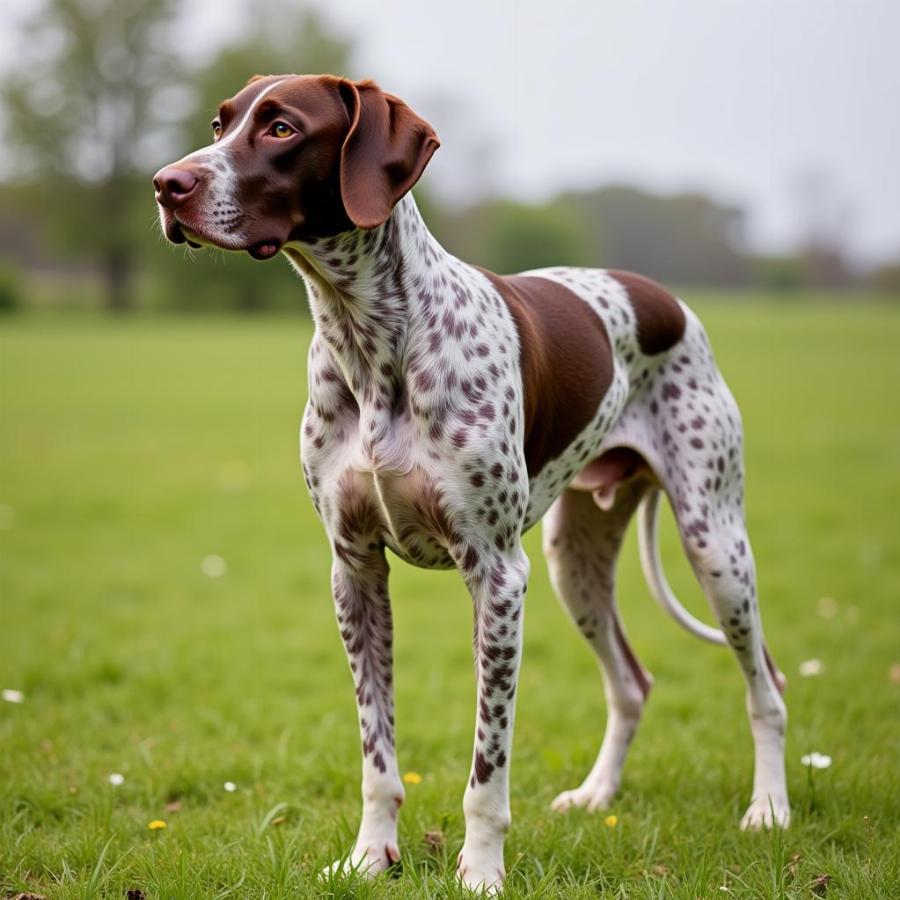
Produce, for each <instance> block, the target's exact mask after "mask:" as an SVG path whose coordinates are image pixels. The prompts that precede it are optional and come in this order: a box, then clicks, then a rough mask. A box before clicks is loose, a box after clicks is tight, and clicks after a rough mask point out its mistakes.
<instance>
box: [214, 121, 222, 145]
mask: <svg viewBox="0 0 900 900" xmlns="http://www.w3.org/2000/svg"><path fill="white" fill-rule="evenodd" d="M212 130H213V137H214V138H215V139H216V140H218V139H219V135H220V134H221V133H222V123H221V122H220V121H219V120H218V119H213V120H212Z"/></svg>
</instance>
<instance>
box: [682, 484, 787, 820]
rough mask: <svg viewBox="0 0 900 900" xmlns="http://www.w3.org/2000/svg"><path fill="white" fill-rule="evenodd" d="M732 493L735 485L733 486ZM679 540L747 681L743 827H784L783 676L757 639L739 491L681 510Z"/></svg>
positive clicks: (754, 598)
mask: <svg viewBox="0 0 900 900" xmlns="http://www.w3.org/2000/svg"><path fill="white" fill-rule="evenodd" d="M735 490H736V491H737V492H738V494H739V492H740V487H739V486H738V487H737V488H736V489H735ZM676 519H677V521H678V526H679V530H680V531H681V536H682V541H683V543H684V546H685V550H686V551H687V555H688V558H689V559H690V561H691V564H692V566H693V568H694V572H695V573H696V575H697V578H698V579H699V581H700V583H701V585H702V586H703V590H704V592H705V594H706V596H707V598H708V599H709V602H710V605H711V606H712V609H713V612H714V613H715V615H716V618H717V619H718V621H719V625H720V626H721V628H722V630H723V632H724V633H725V636H726V638H727V640H728V643H729V644H730V645H731V649H732V650H733V651H734V653H735V656H736V657H737V660H738V663H739V664H740V667H741V670H742V671H743V674H744V679H745V680H746V683H747V713H748V716H749V718H750V730H751V732H752V734H753V743H754V749H755V766H754V777H753V795H752V799H751V801H750V806H749V808H748V809H747V812H746V813H745V815H744V817H743V820H742V821H741V827H742V828H759V827H766V828H770V827H772V826H773V825H780V826H782V827H786V826H787V825H788V823H789V821H790V807H789V804H788V796H787V785H786V782H785V772H784V737H785V730H786V728H787V711H786V709H785V705H784V702H783V701H782V699H781V694H780V691H781V689H782V688H783V686H784V677H783V676H782V675H781V673H780V672H779V671H778V670H777V669H776V668H775V665H774V663H773V662H772V658H771V657H770V656H769V654H768V651H767V650H766V646H765V643H764V641H763V633H762V622H761V619H760V615H759V607H758V605H757V596H756V573H755V568H754V564H753V555H752V553H751V550H750V540H749V538H748V536H747V530H746V527H745V524H744V513H743V508H742V503H741V500H740V497H739V496H738V495H737V494H731V495H729V494H724V495H721V496H719V497H710V498H709V502H708V503H707V502H705V501H700V502H699V503H696V504H695V503H691V504H690V505H689V506H688V507H687V508H685V507H684V506H683V505H682V508H681V510H680V511H678V512H676Z"/></svg>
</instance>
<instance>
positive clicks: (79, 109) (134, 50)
mask: <svg viewBox="0 0 900 900" xmlns="http://www.w3.org/2000/svg"><path fill="white" fill-rule="evenodd" d="M174 8H175V2H174V0H45V2H44V3H43V5H42V6H41V7H40V8H39V9H38V10H36V11H35V13H34V14H33V16H32V17H31V18H30V19H29V20H28V22H27V23H26V25H25V29H24V33H23V34H22V36H21V37H22V40H21V47H22V50H21V59H20V63H19V65H18V66H17V68H16V73H17V74H14V75H12V76H11V77H10V79H9V81H8V83H7V84H6V85H5V86H4V89H3V91H2V95H0V96H2V102H3V105H4V108H5V112H6V120H7V143H8V145H9V149H10V151H11V152H12V156H13V163H14V166H15V173H16V175H17V176H18V177H19V178H23V179H30V180H33V181H35V182H36V184H37V186H38V188H39V196H40V197H41V199H42V202H43V206H44V210H43V212H44V215H43V219H44V221H45V222H46V223H47V225H48V226H49V227H50V229H51V230H52V235H51V237H53V238H55V239H56V241H57V242H58V243H61V244H63V245H64V246H65V248H66V249H67V250H72V251H80V252H82V253H84V252H88V253H89V254H91V255H94V256H95V257H96V258H97V259H98V262H99V264H100V267H101V270H102V273H103V277H104V282H105V295H106V298H105V302H106V305H107V307H108V308H110V309H113V310H124V309H128V308H129V307H130V306H131V305H132V280H133V279H132V275H133V272H134V268H135V256H136V243H137V242H138V241H140V240H143V239H145V237H146V224H145V226H144V228H143V229H141V230H140V233H139V234H137V233H136V231H137V228H136V224H135V223H136V220H137V219H138V218H140V219H141V220H142V221H143V222H144V223H146V222H147V217H143V216H138V215H136V209H135V205H136V203H137V202H138V197H139V196H140V195H139V194H138V192H137V190H136V183H137V180H138V179H139V178H140V180H141V182H143V179H144V178H145V176H146V173H145V170H146V165H147V161H148V159H149V158H150V157H152V156H153V155H154V148H156V147H159V146H160V145H164V144H165V143H166V139H167V137H168V136H169V134H170V133H171V131H172V129H173V127H175V125H176V124H177V122H175V121H172V119H171V117H170V116H169V114H168V109H170V108H171V103H170V102H167V97H168V99H169V100H171V94H172V87H171V85H172V84H173V73H176V72H177V60H176V59H175V57H174V54H173V52H172V51H171V50H170V49H169V48H171V47H172V46H173V42H172V41H171V40H170V39H169V36H168V35H167V30H168V28H169V26H170V25H171V24H172V21H173V10H174Z"/></svg>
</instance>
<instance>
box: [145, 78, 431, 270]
mask: <svg viewBox="0 0 900 900" xmlns="http://www.w3.org/2000/svg"><path fill="white" fill-rule="evenodd" d="M213 134H214V142H213V143H212V144H210V146H208V147H204V148H203V149H202V150H197V151H195V152H194V153H190V154H188V155H187V156H185V157H184V158H183V159H181V160H179V161H178V162H176V163H173V164H171V165H169V166H165V167H164V168H162V169H160V170H159V172H157V173H156V175H155V176H154V178H153V186H154V189H155V190H156V200H157V203H158V205H159V214H160V221H161V224H162V228H163V230H164V232H165V234H166V237H167V238H168V239H169V240H170V241H173V242H174V243H182V242H184V241H185V240H186V241H188V242H189V243H191V244H192V245H199V244H203V243H206V244H212V245H213V246H216V247H221V248H222V249H225V250H246V251H247V252H249V253H250V254H251V256H253V257H255V258H256V259H269V258H270V257H272V256H275V254H277V253H278V251H279V250H280V249H281V248H282V247H283V246H284V245H285V244H286V243H287V242H288V241H308V240H311V239H314V238H322V237H331V236H333V235H336V234H340V233H341V232H344V231H349V230H352V229H354V228H374V227H376V226H378V225H380V224H382V223H383V222H384V221H386V220H387V218H388V217H389V216H390V214H391V210H392V209H393V207H394V205H395V204H396V203H397V201H398V200H399V199H400V198H401V197H402V196H403V195H404V194H405V193H406V192H407V191H408V190H409V189H410V188H411V187H412V186H413V185H414V184H415V183H416V182H417V181H418V180H419V177H420V176H421V174H422V171H423V170H424V168H425V166H426V165H427V164H428V161H429V160H430V159H431V156H432V154H433V153H434V151H435V150H436V149H437V148H438V146H439V141H438V139H437V136H436V135H435V133H434V130H433V129H432V127H431V126H430V125H429V124H428V123H427V122H426V121H425V120H424V119H421V118H420V117H419V116H417V115H416V114H415V113H414V112H413V111H412V110H411V109H410V108H409V107H408V106H407V105H406V104H405V103H404V102H403V101H402V100H400V99H399V98H397V97H394V96H393V95H391V94H387V93H385V92H384V91H382V90H381V88H379V87H378V86H377V85H376V84H374V83H373V82H371V81H357V82H354V81H349V80H347V79H345V78H336V77H334V76H333V75H268V76H265V77H263V76H259V75H257V76H255V77H253V78H251V79H250V81H249V82H248V83H247V85H246V87H244V89H243V90H242V91H240V92H239V93H238V94H236V95H235V96H234V97H232V98H231V99H230V100H226V101H225V102H224V103H222V105H221V106H220V107H219V112H218V115H217V116H216V118H215V119H214V120H213Z"/></svg>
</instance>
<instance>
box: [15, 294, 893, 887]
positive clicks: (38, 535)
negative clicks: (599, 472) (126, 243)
mask: <svg viewBox="0 0 900 900" xmlns="http://www.w3.org/2000/svg"><path fill="white" fill-rule="evenodd" d="M698 311H699V312H700V313H701V315H702V316H703V317H704V319H705V321H706V323H707V326H708V330H709V332H710V334H711V337H712V339H713V344H714V346H715V348H716V350H717V355H718V359H719V362H720V365H721V366H722V368H723V370H724V372H725V374H726V377H727V378H728V380H729V382H730V383H731V385H732V388H733V390H734V392H735V394H736V396H737V398H738V401H739V402H740V404H741V406H742V408H743V411H744V416H745V422H746V427H747V432H748V439H747V462H748V473H749V478H748V507H749V518H750V531H751V536H752V537H753V539H754V545H755V552H756V556H757V561H758V566H759V571H760V586H761V595H762V603H763V614H764V619H765V624H766V627H767V633H768V638H769V644H770V646H771V648H772V651H773V653H774V655H775V658H776V659H777V661H778V662H779V664H780V665H781V667H782V668H783V669H784V671H785V672H786V673H787V674H788V677H789V679H790V684H789V687H788V692H787V697H786V699H787V702H788V707H789V710H790V726H789V740H788V780H789V786H790V790H791V795H792V801H793V808H794V821H793V825H792V826H791V828H790V830H789V831H788V832H786V833H784V834H779V833H775V834H773V835H768V834H742V833H741V832H740V831H739V830H738V819H739V816H740V814H741V813H742V811H743V809H744V807H745V805H746V803H747V801H748V799H749V790H750V778H751V762H752V760H751V744H750V737H749V730H748V727H747V723H746V719H745V714H744V702H743V688H742V683H741V680H740V677H739V674H738V669H737V666H736V665H735V663H734V661H733V660H732V659H731V658H730V656H729V654H728V653H727V652H726V651H724V650H722V649H721V648H717V647H709V646H706V645H701V644H699V643H697V642H696V641H695V640H694V639H692V638H691V637H689V636H688V635H686V634H684V633H683V632H681V631H680V630H679V629H678V628H677V627H676V626H675V625H674V624H673V623H671V622H670V621H669V620H668V619H666V618H665V617H664V614H663V613H662V612H661V611H660V610H659V609H658V608H656V606H655V605H654V604H653V602H652V600H651V599H650V598H649V596H648V593H647V590H646V588H645V586H644V584H643V581H642V578H641V575H640V573H639V569H638V565H637V559H636V556H637V554H636V550H635V546H634V541H633V538H632V537H630V538H629V543H628V545H627V547H626V549H625V552H624V557H623V565H622V572H621V592H620V593H621V603H622V607H623V615H624V619H625V622H626V625H627V627H628V630H629V632H630V634H631V636H632V638H633V642H634V644H635V646H636V648H637V651H638V653H639V655H640V656H641V658H642V660H643V661H644V663H645V664H646V665H647V667H648V668H649V669H650V670H651V671H652V672H653V673H654V675H655V677H656V686H655V688H654V691H653V694H652V697H651V700H650V703H649V706H648V708H647V712H646V716H645V719H644V723H643V725H642V728H641V731H640V733H639V735H638V737H637V740H636V741H635V743H634V746H633V749H632V753H631V757H630V759H629V763H628V766H627V768H626V773H625V781H624V785H623V791H622V794H621V797H620V798H619V799H618V800H617V801H616V804H615V806H614V808H613V809H612V812H614V813H615V815H616V816H617V817H618V824H617V825H616V826H615V827H608V826H607V825H605V824H604V821H603V817H602V816H593V817H592V816H588V815H586V814H584V813H582V812H580V811H578V812H575V813H571V814H569V815H568V816H565V817H561V816H558V815H555V814H553V813H551V812H550V810H549V809H548V804H549V801H550V800H551V798H552V797H553V796H554V795H555V794H556V793H557V792H558V791H560V790H562V789H564V788H568V787H572V786H573V785H575V784H576V783H577V782H578V781H579V780H580V779H581V777H582V776H583V775H584V774H585V772H586V771H587V769H588V768H589V766H590V764H591V762H592V760H593V757H594V754H595V752H596V750H597V747H598V745H599V740H600V736H601V733H602V727H603V719H604V713H603V699H602V692H601V687H600V680H599V677H598V674H597V671H596V667H595V664H594V662H593V659H592V657H591V655H590V653H589V652H588V650H587V648H586V647H585V645H583V644H582V643H581V641H580V639H579V638H578V637H577V636H576V634H575V632H574V630H573V629H572V627H571V625H570V624H569V622H568V621H567V619H566V618H565V616H564V615H563V614H562V612H561V610H560V609H559V608H558V605H557V602H556V600H555V599H554V598H553V596H552V594H551V591H550V588H549V586H548V582H547V578H546V574H545V570H544V566H543V564H542V563H541V561H540V552H539V535H538V534H537V533H536V532H534V533H532V534H531V535H529V537H528V540H527V547H528V550H529V553H530V555H531V557H532V560H533V561H534V566H533V573H534V574H533V580H532V589H531V590H530V592H529V595H528V609H527V615H526V647H525V658H524V665H523V671H522V681H521V690H520V693H519V712H518V721H517V730H516V738H515V755H514V760H513V769H512V778H513V791H512V808H513V826H512V829H511V831H510V834H509V838H508V841H507V850H506V860H507V868H508V870H509V873H510V875H509V881H508V896H511V897H526V896H527V897H573V898H580V897H584V898H587V897H597V896H604V897H625V896H627V897H647V898H649V897H653V898H662V897H666V898H670V897H683V898H695V897H720V896H738V897H760V898H768V897H783V896H784V897H811V896H814V893H813V886H814V883H815V880H816V879H817V878H818V877H819V876H822V875H828V876H830V877H831V880H830V882H828V884H827V887H826V888H824V890H827V896H829V897H864V898H871V897H896V896H898V893H900V758H898V748H900V728H898V722H900V685H898V684H896V683H892V681H891V679H890V677H889V671H890V667H891V665H892V664H897V663H900V627H898V607H897V602H898V590H900V575H898V572H900V533H898V532H900V529H898V512H897V511H898V509H900V402H898V395H897V391H898V386H900V361H898V360H900V356H898V352H900V351H898V347H900V307H897V306H895V307H893V308H891V307H889V306H887V305H877V304H861V303H858V302H853V303H841V302H839V301H833V302H830V303H824V304H813V303H808V304H796V305H791V304H782V305H777V304H775V303H772V302H766V301H765V300H763V299H758V300H753V301H749V300H748V301H746V302H743V303H741V304H735V305H729V304H727V303H724V302H723V303H714V302H708V301H705V302H703V303H701V304H699V305H698ZM308 339H309V326H308V324H307V323H306V322H305V320H303V319H300V318H269V319H259V320H241V319H221V318H214V317H210V318H206V319H187V320H185V319H174V318H173V319H147V318H144V319H137V320H134V321H112V320H105V319H99V318H94V317H86V316H82V317H69V318H60V317H40V316H34V317H30V318H29V317H25V318H20V319H10V320H8V321H6V322H4V323H2V324H0V429H2V431H0V504H5V505H6V507H11V508H12V512H11V511H10V509H8V508H7V509H2V510H0V513H2V515H0V520H2V523H0V524H4V525H6V526H8V527H7V529H6V530H3V531H0V552H2V558H0V564H2V570H0V598H2V609H0V687H2V688H17V689H20V690H22V691H24V693H25V702H24V703H22V704H21V705H15V704H11V703H2V702H0V896H5V895H7V894H15V893H16V892H17V891H20V890H26V889H30V890H32V891H36V892H38V893H40V894H44V895H47V896H48V897H54V898H56V897H59V898H76V897H78V898H88V897H90V898H93V897H116V898H122V897H124V896H125V892H126V891H127V890H129V889H137V888H140V889H141V890H142V891H143V892H144V894H145V895H146V896H147V897H148V898H192V897H226V896H233V897H252V898H257V897H269V898H271V897H304V896H333V897H351V896H352V897H361V898H366V897H455V896H459V892H458V889H457V888H456V887H455V884H454V880H453V877H452V873H453V862H454V860H455V856H456V852H457V850H458V848H459V846H460V843H461V840H462V834H463V819H462V812H461V798H462V791H463V788H464V784H465V779H466V776H467V772H468V767H469V761H470V753H471V732H472V726H473V721H474V688H473V678H472V671H471V668H472V666H471V650H470V646H469V639H470V634H471V604H470V601H469V599H468V597H467V595H466V593H465V591H464V589H463V587H462V585H461V584H460V582H459V580H458V579H457V578H456V577H455V576H454V575H453V574H452V573H430V572H424V571H418V570H414V569H411V568H409V567H407V566H405V565H403V564H401V563H400V562H395V563H394V565H393V579H392V580H393V596H394V598H395V609H396V630H397V650H396V656H397V721H398V741H399V756H400V762H401V770H402V771H404V772H405V771H410V770H413V771H416V772H419V773H421V774H422V776H423V781H422V783H421V784H420V785H411V786H409V787H408V791H407V803H406V805H405V807H404V809H403V812H402V816H401V846H402V849H403V853H404V856H403V862H402V869H403V871H402V874H401V875H400V876H399V877H396V878H390V877H384V878H381V879H380V880H378V881H376V882H375V883H373V884H370V885H367V884H360V883H355V884H354V883H335V884H332V885H322V884H321V883H320V882H318V881H317V880H316V872H317V871H318V870H319V869H320V868H321V867H322V866H324V865H325V864H326V863H328V862H330V861H331V860H332V859H333V858H334V857H335V856H337V855H339V854H340V853H342V852H346V851H347V850H348V849H349V846H350V844H351V842H352V836H353V832H354V828H355V825H356V817H357V815H358V808H359V801H358V796H359V785H358V777H359V750H358V741H357V729H356V722H355V714H354V705H353V697H352V687H351V680H350V674H349V671H348V669H347V665H346V661H345V659H344V656H343V651H342V648H341V645H340V640H339V636H338V634H337V630H336V628H335V625H334V621H333V615H332V608H331V600H330V598H329V594H328V571H329V556H328V550H327V545H326V542H325V540H324V537H323V535H322V532H321V530H320V528H319V526H318V523H317V521H316V520H315V518H314V515H313V512H312V508H311V504H310V502H309V499H308V497H307V495H306V491H305V488H304V486H303V483H302V478H301V475H300V472H299V467H298V464H297V451H296V445H297V438H296V434H297V430H298V429H297V426H298V421H299V415H300V410H301V408H302V404H303V399H304V393H305V378H304V361H305V355H306V347H307V342H308ZM664 532H665V534H664V538H665V542H664V555H665V558H666V561H667V570H668V572H669V575H670V580H671V581H672V582H673V584H674V586H675V587H676V589H677V590H678V593H679V594H680V595H681V596H682V597H683V599H684V600H685V602H686V603H687V604H688V605H689V606H690V607H691V608H692V609H694V610H695V611H696V612H702V613H703V614H704V615H705V616H707V618H708V613H706V612H705V610H704V602H703V600H702V598H701V597H700V595H699V592H698V589H697V588H696V586H695V584H694V582H693V579H692V578H691V576H690V574H689V572H688V569H687V566H686V564H685V563H684V562H683V560H682V558H681V554H680V552H679V550H678V548H677V546H676V542H675V539H674V536H673V528H672V526H671V522H667V523H666V527H665V528H664ZM213 553H214V554H220V555H221V556H222V557H223V558H224V559H225V560H226V562H227V565H228V571H227V574H226V575H225V576H224V577H222V578H218V579H211V578H208V577H205V576H204V575H203V574H202V573H201V569H200V562H201V559H202V558H203V557H205V556H206V555H207V554H213ZM823 597H830V598H834V600H835V601H836V614H835V615H834V616H833V617H830V618H828V617H823V616H822V615H821V614H820V605H819V602H820V599H821V598H823ZM825 611H826V612H827V611H828V610H827V609H826V610H825ZM810 657H817V658H819V659H821V660H822V662H823V664H824V673H823V674H822V675H821V676H820V677H818V678H801V677H799V676H798V674H797V667H798V664H799V663H800V662H801V661H802V660H805V659H808V658H810ZM810 750H817V751H820V752H823V753H828V754H830V755H831V756H832V757H833V759H834V763H833V765H832V767H831V768H830V769H827V770H824V771H817V772H815V773H814V778H810V772H809V771H808V770H806V769H804V768H803V767H802V766H801V765H800V756H801V755H802V754H803V753H806V752H808V751H810ZM111 772H121V773H122V774H123V775H124V776H125V782H124V784H123V785H122V786H121V787H118V788H115V787H112V786H111V785H110V784H109V783H108V776H109V774H110V773H111ZM226 780H229V781H234V782H235V783H236V784H237V785H238V789H237V791H236V792H234V793H227V792H226V791H225V790H224V789H223V783H224V782H225V781H226ZM175 803H177V804H178V808H177V810H175V811H172V809H168V810H167V804H175ZM157 818H161V819H164V820H166V822H167V823H168V827H167V828H166V829H165V830H160V831H150V830H148V827H147V825H148V823H149V822H150V821H151V820H152V819H157ZM426 831H439V832H441V834H442V835H443V839H444V840H443V845H442V846H439V847H437V848H435V849H429V847H428V846H426V844H425V842H424V840H423V838H424V834H425V832H426ZM720 887H725V888H727V890H722V891H720ZM816 890H819V891H821V890H823V888H822V887H817V888H816Z"/></svg>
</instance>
